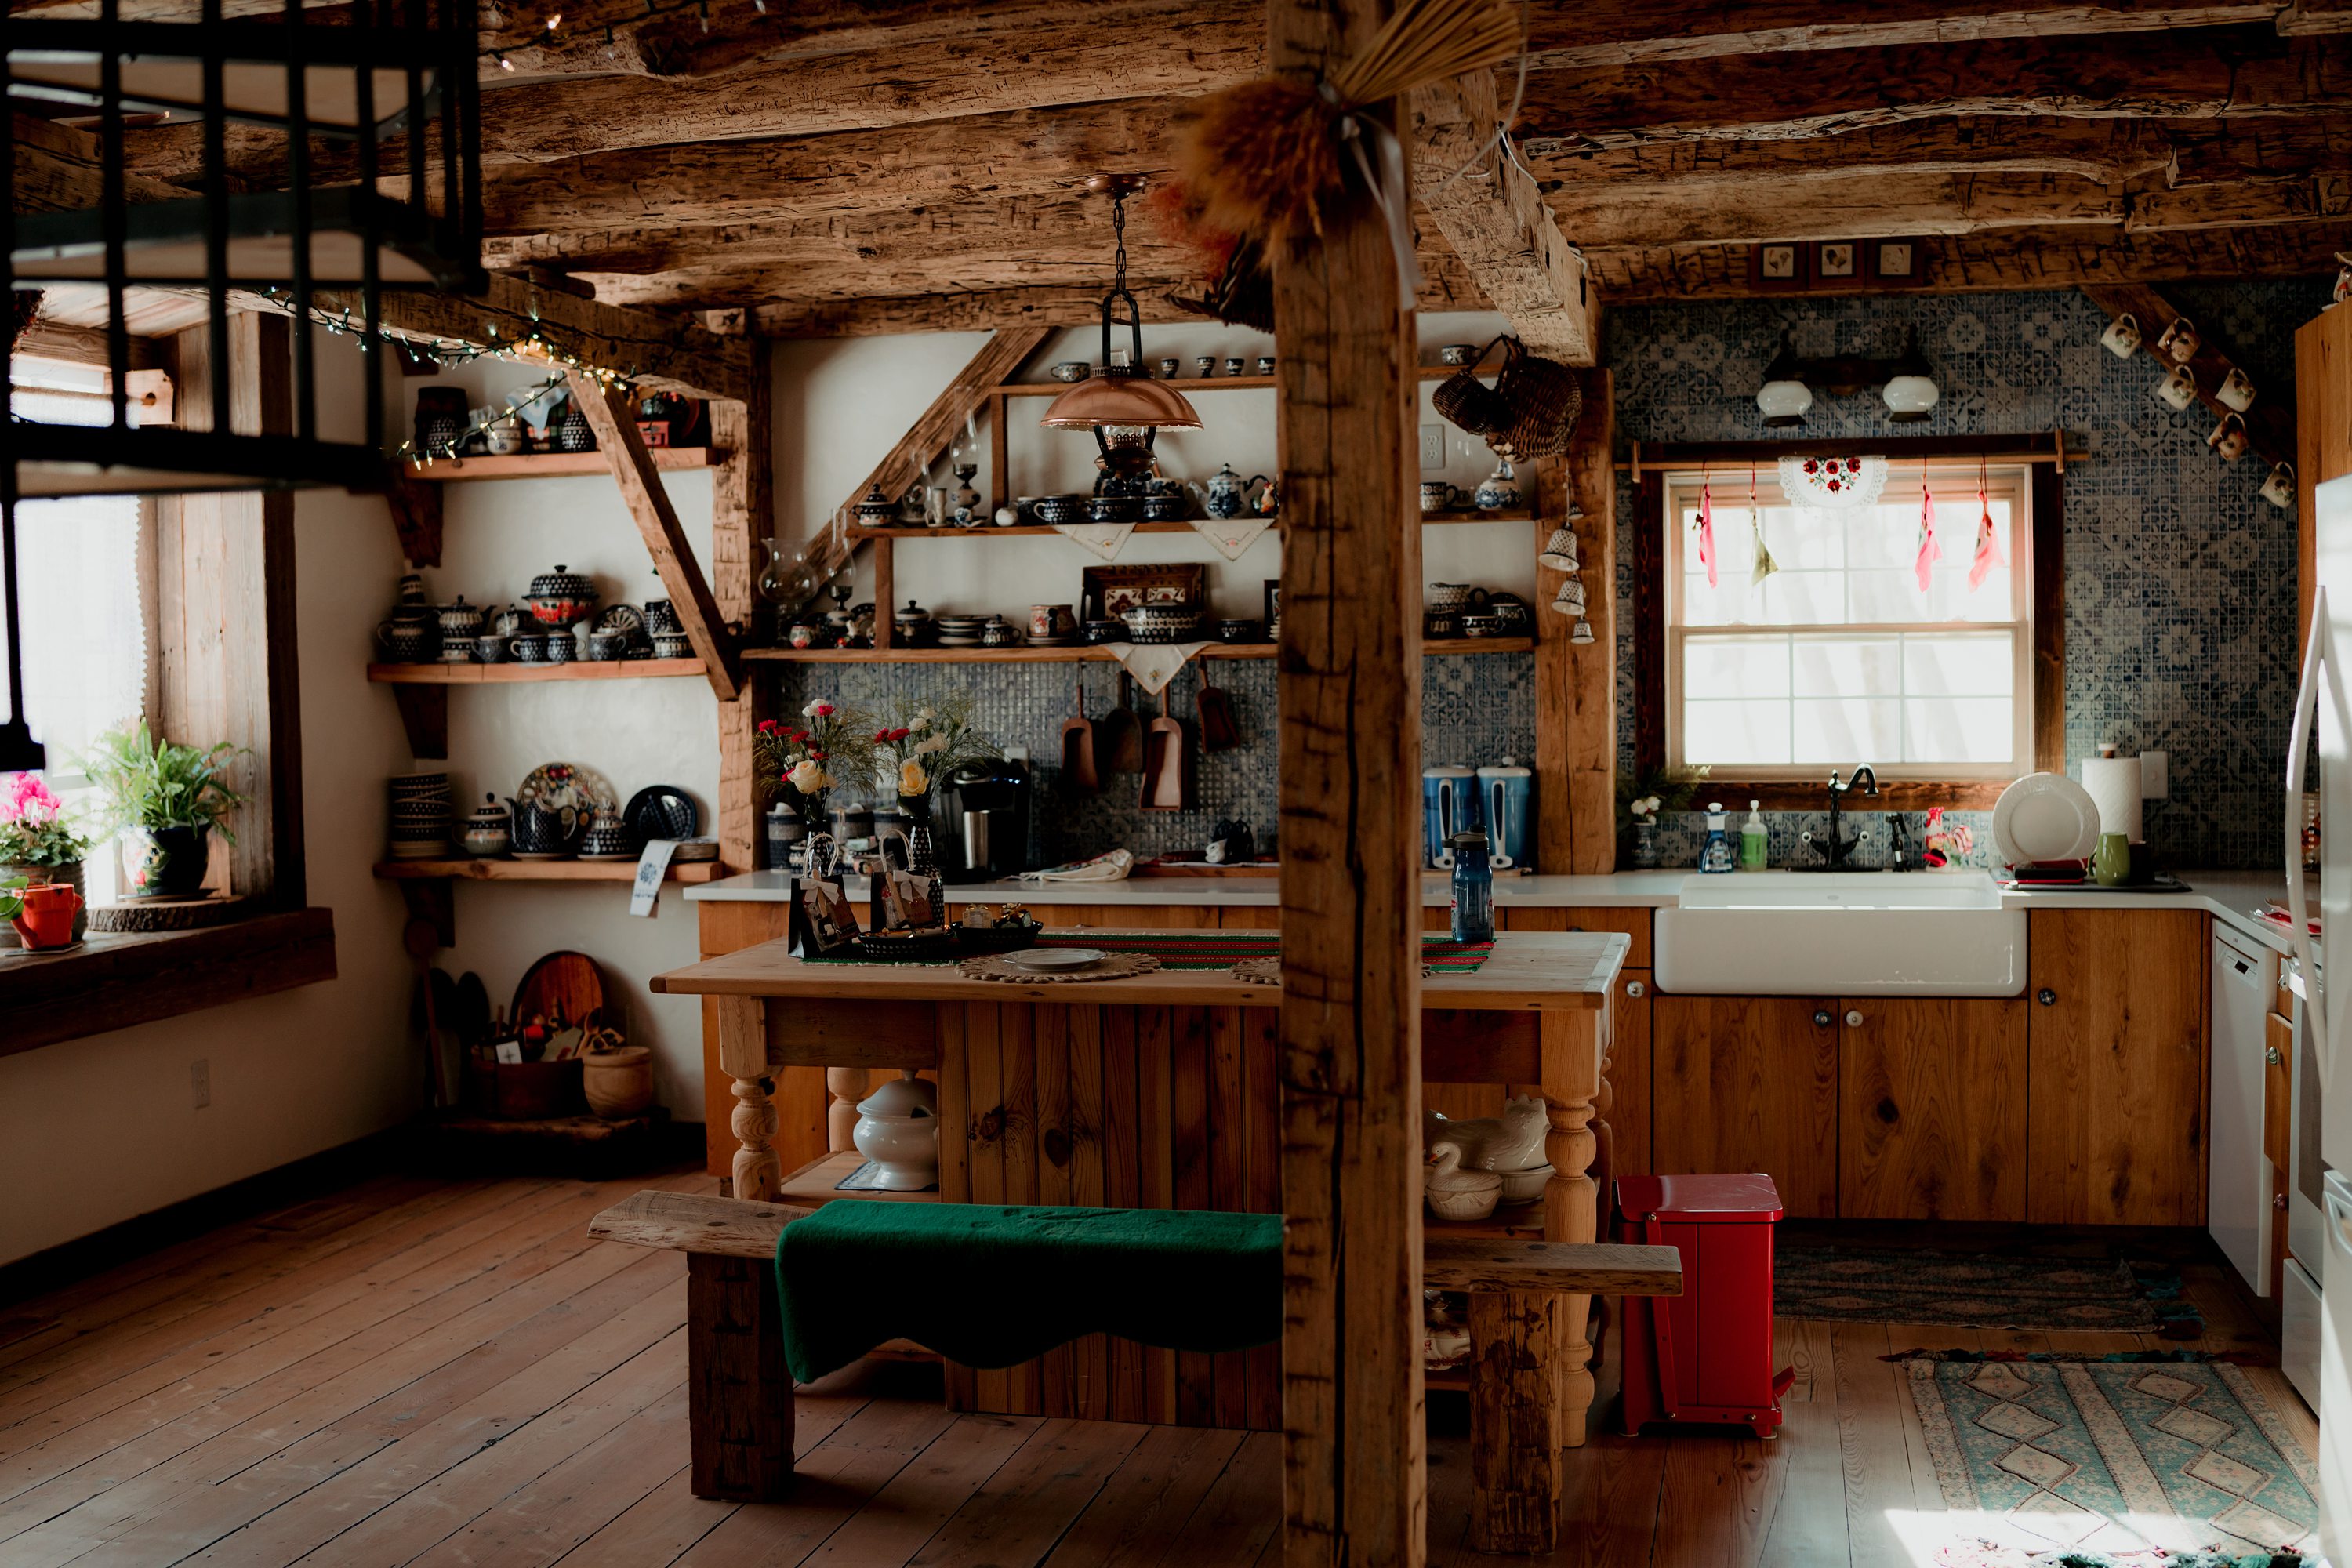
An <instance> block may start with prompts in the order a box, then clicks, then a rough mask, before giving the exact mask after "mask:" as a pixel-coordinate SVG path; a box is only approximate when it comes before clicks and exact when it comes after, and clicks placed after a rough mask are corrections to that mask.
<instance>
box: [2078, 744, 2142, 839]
mask: <svg viewBox="0 0 2352 1568" xmlns="http://www.w3.org/2000/svg"><path fill="white" fill-rule="evenodd" d="M2083 787H2084V789H2085V790H2087V791H2089V792H2090V796H2091V799H2092V801H2093V803H2094V804H2095V805H2097V806H2098V808H2099V831H2100V832H2102V833H2120V834H2122V835H2124V837H2126V838H2127V839H2128V840H2130V841H2131V842H2132V843H2134V844H2137V843H2140V842H2141V838H2140V835H2139V759H2138V758H2137V757H2084V759H2083Z"/></svg>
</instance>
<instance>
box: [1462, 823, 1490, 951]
mask: <svg viewBox="0 0 2352 1568" xmlns="http://www.w3.org/2000/svg"><path fill="white" fill-rule="evenodd" d="M1452 845H1453V849H1454V941H1456V942H1492V941H1494V940H1495V873H1494V872H1493V871H1492V870H1491V869H1489V868H1488V867H1487V865H1486V835H1485V834H1483V833H1475V832H1474V833H1457V834H1455V835H1454V837H1453V840H1452Z"/></svg>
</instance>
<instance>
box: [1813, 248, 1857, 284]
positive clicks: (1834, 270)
mask: <svg viewBox="0 0 2352 1568" xmlns="http://www.w3.org/2000/svg"><path fill="white" fill-rule="evenodd" d="M1860 276H1861V267H1860V264H1859V263H1858V262H1857V261H1856V260H1855V258H1854V247H1853V241H1852V240H1850V239H1825V240H1822V242H1821V243H1820V244H1818V245H1816V246H1814V247H1813V281H1814V282H1816V283H1835V282H1851V281H1853V279H1856V278H1858V277H1860Z"/></svg>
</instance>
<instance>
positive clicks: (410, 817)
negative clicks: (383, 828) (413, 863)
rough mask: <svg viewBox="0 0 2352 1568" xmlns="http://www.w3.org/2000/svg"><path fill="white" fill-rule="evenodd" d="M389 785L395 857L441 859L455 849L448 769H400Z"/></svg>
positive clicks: (393, 856)
mask: <svg viewBox="0 0 2352 1568" xmlns="http://www.w3.org/2000/svg"><path fill="white" fill-rule="evenodd" d="M387 787H388V793H389V794H390V795H391V800H392V858H394V859H395V860H437V859H441V858H446V857H447V856H449V855H451V854H453V853H454V852H455V851H454V850H452V848H451V847H450V844H449V775H448V774H447V773H398V774H395V775H394V776H393V778H392V779H391V780H390V781H389V784H388V786H387Z"/></svg>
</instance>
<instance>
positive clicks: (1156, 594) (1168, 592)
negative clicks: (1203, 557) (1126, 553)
mask: <svg viewBox="0 0 2352 1568" xmlns="http://www.w3.org/2000/svg"><path fill="white" fill-rule="evenodd" d="M1079 586H1080V588H1081V589H1082V590H1083V591H1084V593H1085V595H1086V602H1087V616H1089V617H1090V618H1095V619H1101V620H1116V619H1117V618H1118V616H1119V615H1120V614H1122V613H1123V612H1125V611H1128V610H1131V609H1133V608H1135V607H1136V606H1137V605H1189V606H1191V607H1192V608H1193V609H1196V610H1205V609H1206V608H1208V605H1209V568H1208V566H1207V564H1206V563H1203V562H1199V561H1171V562H1169V563H1165V564H1162V565H1156V566H1144V565H1126V566H1089V567H1087V568H1086V575H1085V576H1084V577H1083V578H1081V579H1080V581H1079Z"/></svg>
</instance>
